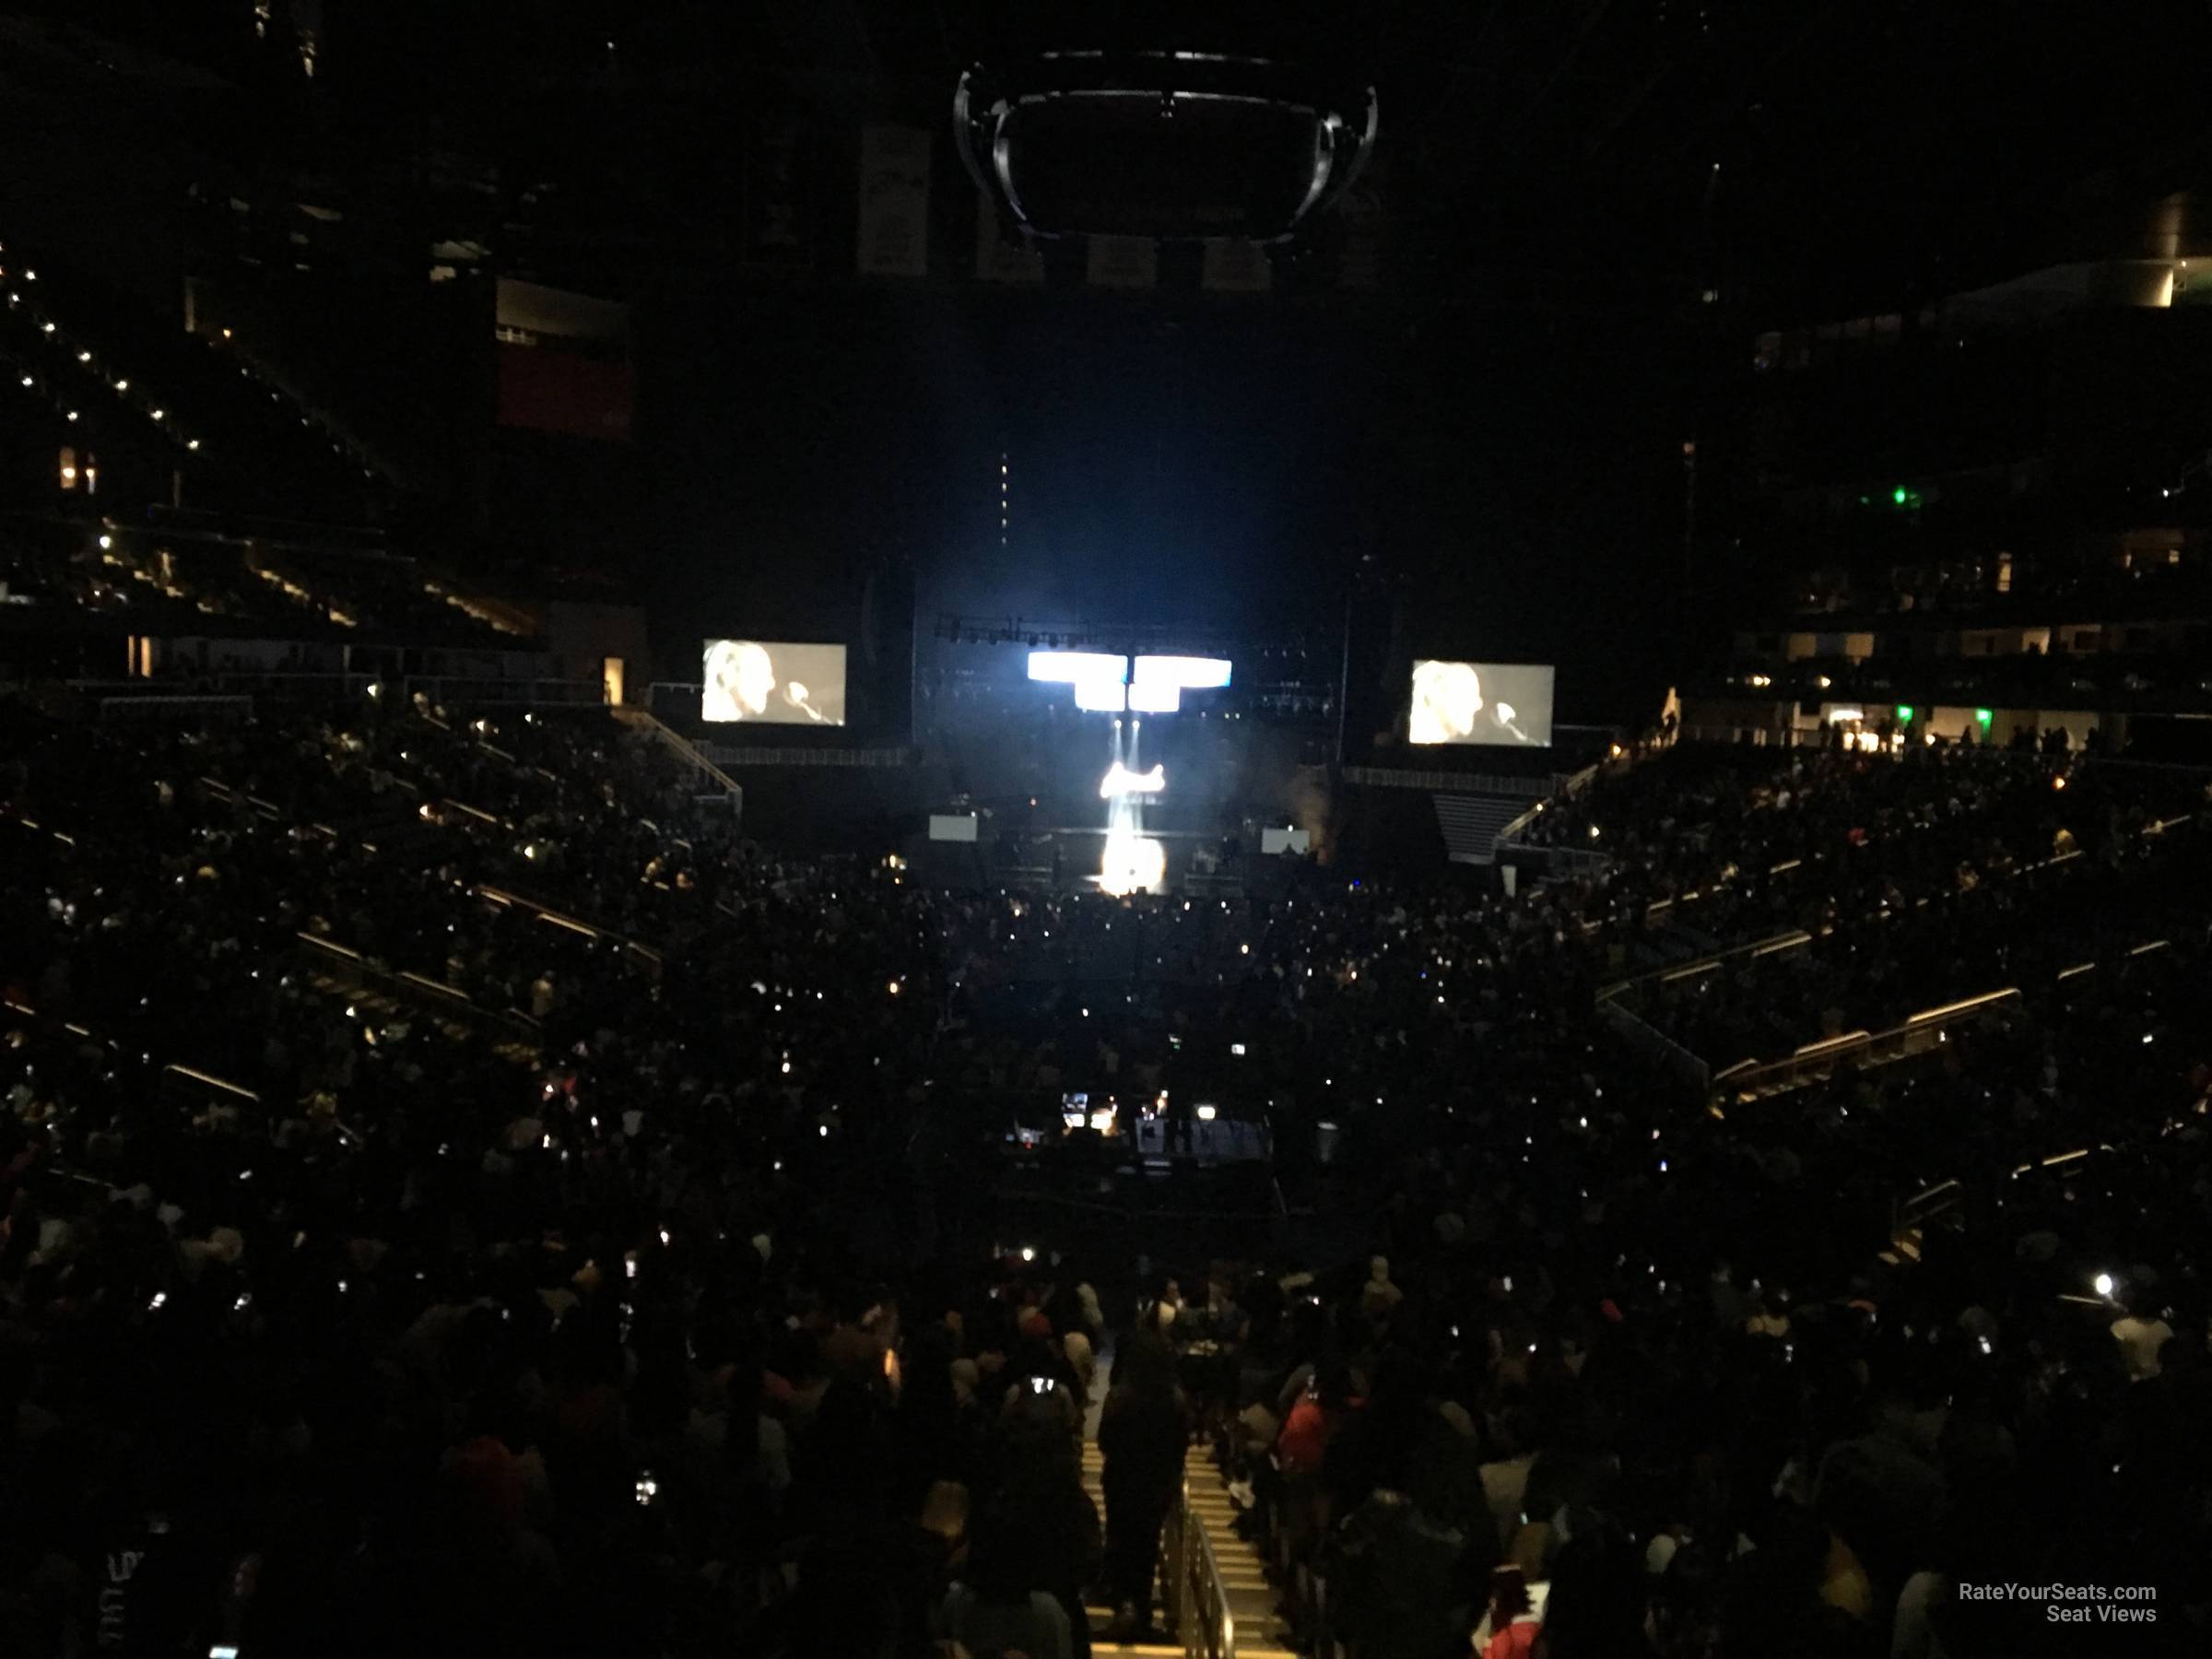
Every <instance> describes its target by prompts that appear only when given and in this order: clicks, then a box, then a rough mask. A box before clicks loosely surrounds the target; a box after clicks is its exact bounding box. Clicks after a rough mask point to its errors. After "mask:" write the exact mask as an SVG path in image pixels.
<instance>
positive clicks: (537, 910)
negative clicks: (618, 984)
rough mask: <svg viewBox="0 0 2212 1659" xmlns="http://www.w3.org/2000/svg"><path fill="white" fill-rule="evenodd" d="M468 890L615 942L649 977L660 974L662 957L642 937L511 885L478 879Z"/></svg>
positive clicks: (605, 941)
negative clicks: (493, 884) (645, 966)
mask: <svg viewBox="0 0 2212 1659" xmlns="http://www.w3.org/2000/svg"><path fill="white" fill-rule="evenodd" d="M469 890H470V891H472V892H473V893H475V894H476V896H477V898H479V899H486V900H490V901H491V902H492V903H494V904H497V905H500V906H501V907H502V908H504V907H507V906H510V905H512V906H516V907H519V908H520V909H523V910H525V911H527V912H530V913H531V914H532V915H534V916H535V917H536V918H537V919H538V920H539V921H540V922H546V923H549V924H552V925H553V926H555V927H560V928H566V929H567V930H568V931H569V932H570V933H572V934H581V935H583V936H584V937H585V938H587V939H593V940H596V941H598V942H600V943H602V944H606V945H613V946H618V947H620V948H621V949H622V950H624V951H625V952H627V953H629V955H632V956H635V957H636V958H637V959H639V960H640V961H642V962H645V963H647V964H648V965H650V966H651V968H652V969H653V978H655V979H658V978H660V976H661V969H662V967H663V965H664V962H665V959H664V957H663V956H662V954H661V952H660V951H659V950H658V949H657V948H656V947H653V946H651V945H648V944H645V943H644V942H643V941H642V940H640V939H633V938H631V937H630V936H629V935H628V934H623V933H618V932H616V931H615V929H613V928H611V927H608V926H606V925H605V924H602V923H598V922H594V921H592V920H590V919H589V918H588V917H583V916H579V915H576V914H574V913H573V912H569V911H564V910H561V909H559V908H558V907H556V906H554V905H551V904H547V902H546V901H545V900H542V899H535V898H532V897H531V896H530V895H529V894H528V893H520V892H516V891H515V890H514V889H513V888H500V887H491V886H489V885H488V884H485V883H482V882H479V883H477V886H476V887H474V888H471V889H469Z"/></svg>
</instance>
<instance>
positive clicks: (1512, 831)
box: [1496, 760, 1605, 850]
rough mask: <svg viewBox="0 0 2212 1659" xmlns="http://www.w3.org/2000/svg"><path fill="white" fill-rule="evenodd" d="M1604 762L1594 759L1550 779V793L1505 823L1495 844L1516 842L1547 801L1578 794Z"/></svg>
mask: <svg viewBox="0 0 2212 1659" xmlns="http://www.w3.org/2000/svg"><path fill="white" fill-rule="evenodd" d="M1604 764H1605V762H1604V761H1602V760H1594V761H1592V762H1591V763H1590V764H1589V765H1588V766H1585V767H1583V770H1582V771H1578V772H1570V773H1569V774H1568V775H1567V776H1566V777H1564V778H1554V779H1553V780H1552V782H1553V784H1554V787H1553V789H1552V791H1551V793H1550V794H1548V795H1547V796H1545V797H1544V799H1543V800H1540V801H1538V802H1536V803H1535V806H1531V807H1530V808H1529V809H1528V810H1527V811H1526V812H1524V813H1523V814H1522V815H1521V816H1520V817H1519V818H1515V819H1514V820H1513V821H1512V823H1510V824H1508V825H1506V827H1505V828H1504V829H1502V830H1499V831H1498V840H1497V842H1496V844H1497V845H1498V846H1500V847H1502V846H1505V845H1507V844H1509V843H1512V844H1518V843H1519V841H1520V840H1521V838H1522V837H1523V836H1524V835H1526V834H1527V833H1528V830H1529V826H1530V825H1532V824H1534V823H1535V821H1536V820H1537V819H1538V818H1541V817H1543V816H1544V808H1545V806H1546V805H1547V803H1548V802H1550V801H1553V800H1562V801H1563V800H1570V799H1571V798H1573V797H1574V796H1575V795H1578V794H1581V793H1582V792H1583V790H1585V789H1587V788H1588V787H1589V786H1590V780H1591V779H1593V778H1594V777H1596V776H1597V774H1598V771H1599V769H1600V768H1601V767H1603V766H1604ZM1562 850H1563V849H1562Z"/></svg>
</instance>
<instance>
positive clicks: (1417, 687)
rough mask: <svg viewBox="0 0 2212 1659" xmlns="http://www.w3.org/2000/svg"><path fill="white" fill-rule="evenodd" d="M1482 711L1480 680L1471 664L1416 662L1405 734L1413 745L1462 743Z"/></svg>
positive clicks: (1471, 730) (1470, 733) (1471, 732)
mask: <svg viewBox="0 0 2212 1659" xmlns="http://www.w3.org/2000/svg"><path fill="white" fill-rule="evenodd" d="M1481 712H1482V679H1481V677H1479V676H1478V675H1477V674H1476V672H1475V667H1474V665H1473V664H1471V663H1420V664H1417V665H1415V667H1414V670H1413V712H1412V713H1411V714H1410V715H1408V716H1407V718H1406V738H1407V739H1408V741H1410V742H1414V743H1465V741H1466V740H1467V739H1468V737H1469V736H1470V735H1473V733H1474V730H1475V716H1477V714H1479V713H1481Z"/></svg>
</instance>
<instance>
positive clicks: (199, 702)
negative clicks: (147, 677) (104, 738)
mask: <svg viewBox="0 0 2212 1659" xmlns="http://www.w3.org/2000/svg"><path fill="white" fill-rule="evenodd" d="M252 713H253V699H252V698H250V697H216V696H210V695H207V694H205V693H198V692H188V693H185V694H183V695H182V696H175V697H166V696H159V695H156V696H150V697H149V696H133V697H103V698H101V699H100V718H101V719H103V720H105V719H107V718H108V717H109V716H111V715H116V714H121V715H129V716H134V717H151V718H159V717H161V716H163V715H170V714H194V715H221V716H223V717H224V718H226V719H229V720H244V719H246V718H247V717H248V716H249V715H251V714H252Z"/></svg>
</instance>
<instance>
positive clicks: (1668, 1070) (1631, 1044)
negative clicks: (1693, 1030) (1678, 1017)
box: [1597, 999, 1712, 1100]
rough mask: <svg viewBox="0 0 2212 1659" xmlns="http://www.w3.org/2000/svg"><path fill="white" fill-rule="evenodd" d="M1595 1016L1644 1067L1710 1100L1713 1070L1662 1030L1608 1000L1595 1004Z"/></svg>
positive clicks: (1699, 1098) (1698, 1097) (1699, 1097)
mask: <svg viewBox="0 0 2212 1659" xmlns="http://www.w3.org/2000/svg"><path fill="white" fill-rule="evenodd" d="M1597 1013H1598V1018H1601V1019H1603V1020H1604V1021H1605V1022H1606V1025H1607V1026H1608V1027H1609V1028H1610V1029H1611V1030H1612V1031H1613V1034H1614V1035H1615V1036H1617V1037H1618V1038H1619V1039H1620V1041H1622V1042H1623V1043H1624V1044H1625V1045H1626V1046H1627V1047H1628V1048H1629V1049H1630V1052H1631V1053H1634V1054H1635V1055H1636V1057H1637V1058H1638V1059H1639V1060H1641V1061H1642V1062H1643V1063H1644V1064H1645V1065H1649V1066H1650V1067H1651V1068H1652V1069H1653V1070H1654V1071H1658V1072H1664V1073H1665V1074H1667V1075H1668V1076H1670V1077H1673V1078H1674V1079H1675V1080H1676V1081H1677V1083H1679V1084H1680V1085H1681V1086H1682V1087H1683V1088H1684V1089H1686V1090H1687V1091H1688V1092H1689V1093H1690V1094H1692V1095H1694V1096H1695V1097H1696V1098H1697V1099H1698V1100H1710V1099H1711V1098H1712V1066H1710V1065H1707V1064H1706V1063H1705V1062H1704V1061H1702V1060H1700V1059H1699V1058H1698V1056H1697V1055H1695V1054H1693V1053H1690V1052H1689V1051H1688V1049H1686V1048H1684V1047H1683V1046H1682V1045H1681V1044H1680V1043H1678V1042H1677V1041H1675V1040H1674V1039H1673V1038H1672V1037H1669V1036H1668V1035H1667V1034H1666V1033H1665V1031H1662V1030H1659V1028H1658V1027H1656V1026H1654V1025H1652V1024H1650V1023H1649V1022H1648V1021H1646V1020H1644V1019H1642V1018H1640V1017H1639V1016H1638V1015H1636V1014H1635V1013H1633V1012H1632V1011H1631V1010H1630V1008H1629V1007H1628V1006H1626V1005H1625V1004H1623V1003H1619V1002H1616V1001H1613V1000H1610V999H1604V1000H1601V1001H1600V1002H1599V1003H1598V1005H1597Z"/></svg>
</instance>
